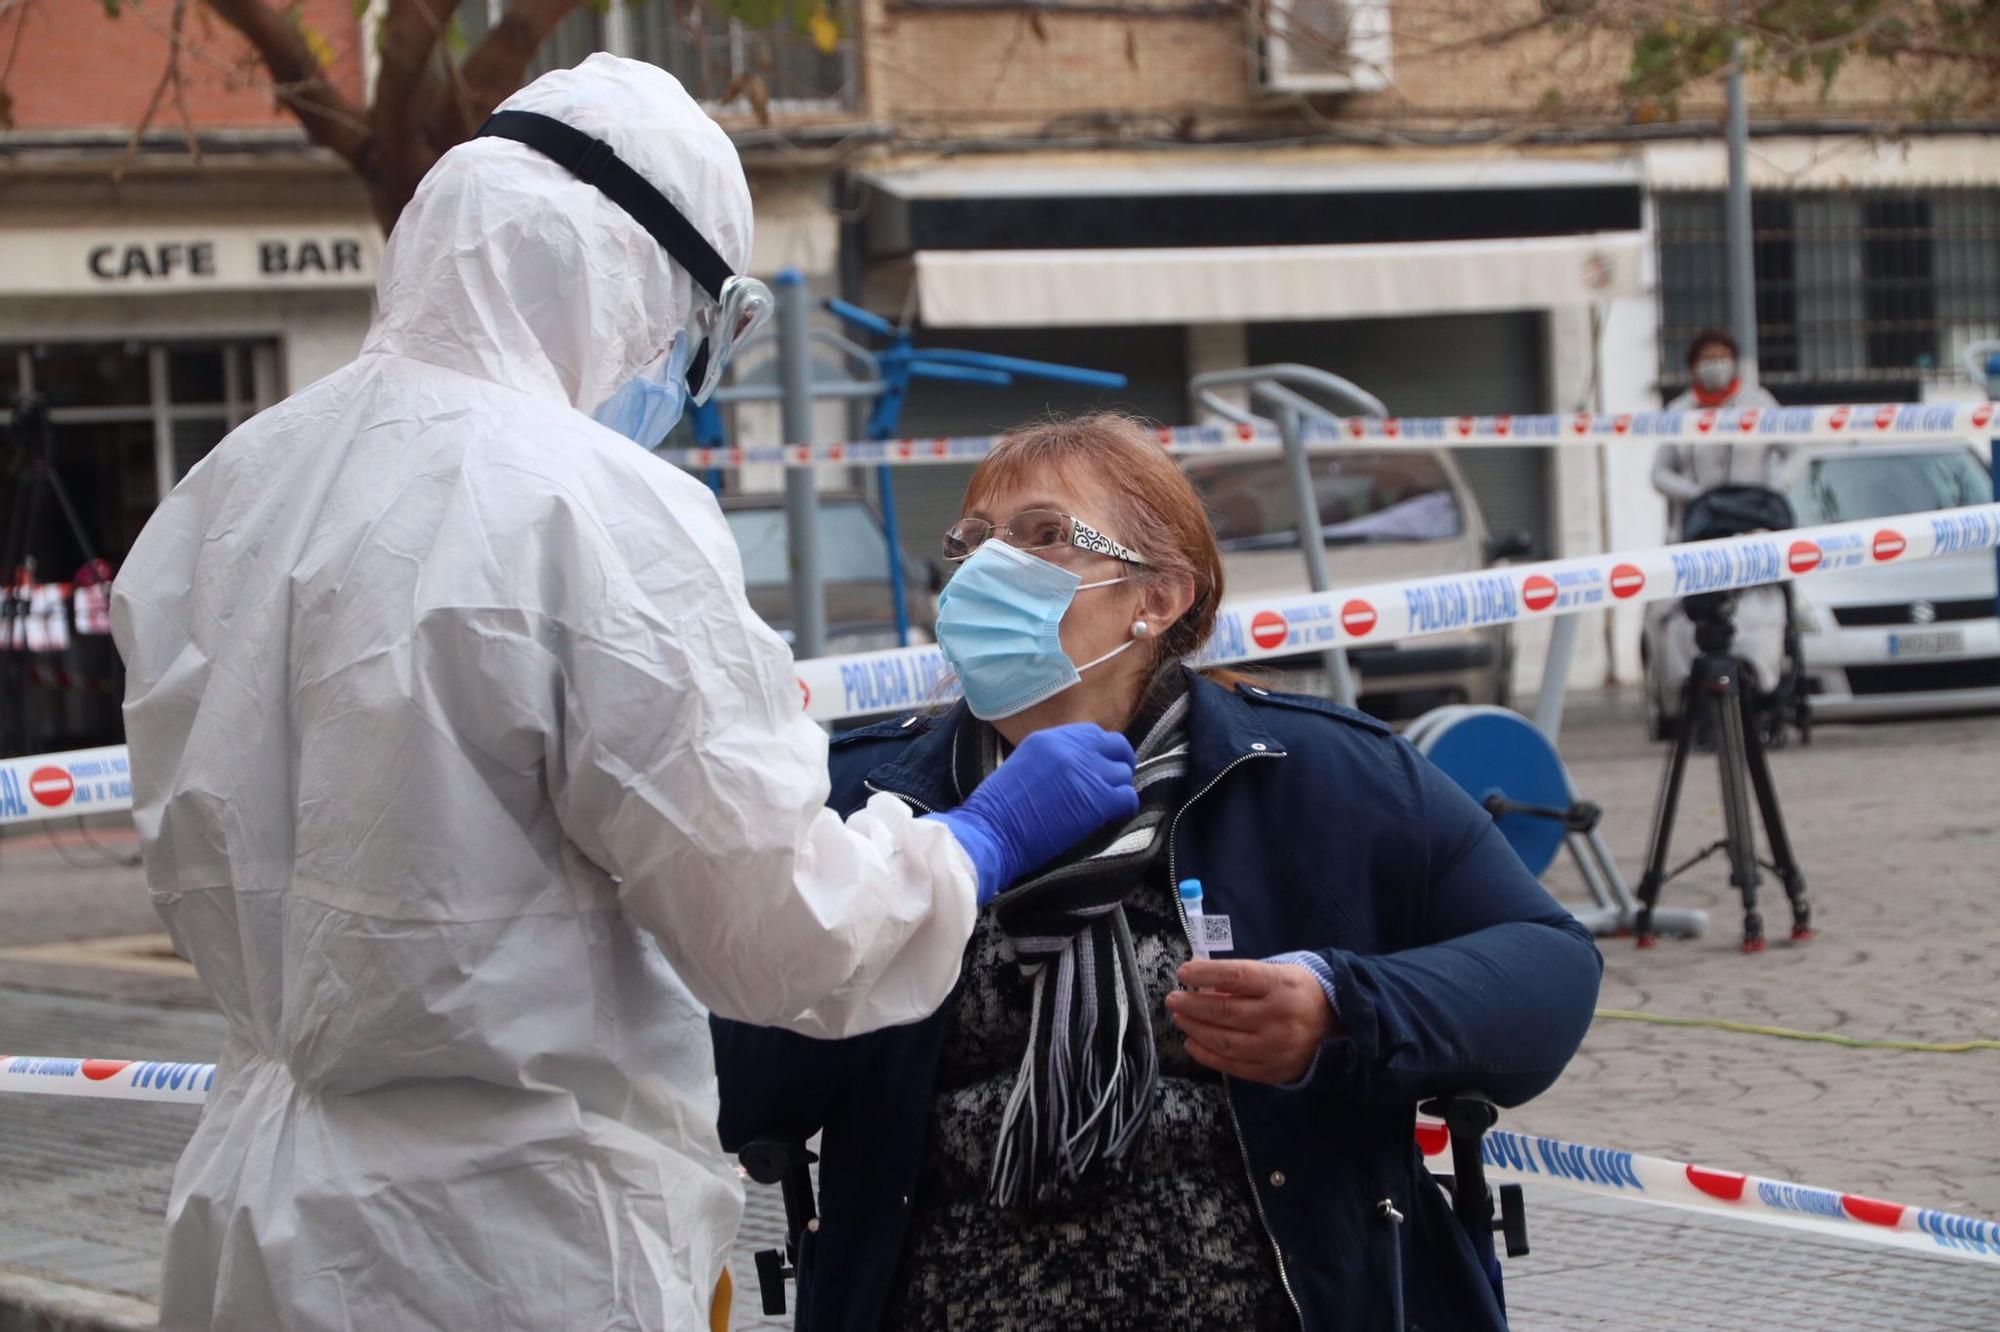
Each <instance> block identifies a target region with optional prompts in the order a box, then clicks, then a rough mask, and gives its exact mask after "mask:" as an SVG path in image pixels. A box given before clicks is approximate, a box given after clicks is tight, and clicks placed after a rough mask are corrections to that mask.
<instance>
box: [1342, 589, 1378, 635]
mask: <svg viewBox="0 0 2000 1332" xmlns="http://www.w3.org/2000/svg"><path fill="white" fill-rule="evenodd" d="M1340 627H1341V628H1342V629H1345V630H1346V631H1347V636H1348V637H1349V638H1365V637H1366V636H1367V634H1368V631H1369V630H1370V629H1373V628H1374V627H1375V608H1374V607H1373V606H1371V605H1369V604H1368V603H1367V602H1365V601H1362V600H1360V599H1359V598H1356V599H1355V600H1353V601H1350V602H1348V603H1347V604H1346V605H1345V606H1342V607H1341V608H1340Z"/></svg>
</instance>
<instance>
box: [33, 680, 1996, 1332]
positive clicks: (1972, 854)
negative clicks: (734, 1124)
mask: <svg viewBox="0 0 2000 1332" xmlns="http://www.w3.org/2000/svg"><path fill="white" fill-rule="evenodd" d="M1635 737H1636V723H1634V722H1633V721H1632V720H1631V718H1630V717H1629V716H1625V715H1621V714H1620V713H1619V712H1618V711H1617V710H1615V709H1614V708H1612V707H1609V706H1605V705H1596V706H1593V705H1591V704H1589V703H1587V702H1580V703H1576V704H1573V705H1572V713H1571V721H1570V725H1569V728H1568V730H1567V732H1566V735H1565V742H1564V752H1565V754H1566V756H1567V757H1568V759H1569V761H1570V765H1571V768H1572V770H1573V772H1574V773H1575V775H1576V777H1577V781H1578V784H1579V786H1580V788H1581V789H1582V792H1583V794H1584V795H1586V796H1587V797H1589V798H1591V799H1594V800H1597V801H1599V802H1600V803H1602V804H1603V805H1604V806H1605V807H1606V809H1607V817H1606V825H1605V827H1606V834H1607V837H1608V838H1609V840H1610V841H1611V843H1612V846H1613V848H1614V849H1615V850H1616V851H1617V853H1618V854H1619V855H1620V857H1621V863H1622V864H1623V866H1624V868H1625V870H1626V872H1627V874H1628V875H1629V876H1631V877H1632V878H1634V879H1636V878H1637V875H1638V856H1639V852H1640V849H1641V846H1642V844H1643V841H1644V838H1645V834H1646V827H1645V824H1646V818H1647V814H1648V812H1649V807H1650V800H1651V795H1652V790H1653V786H1654V783H1655V781H1656V780H1657V777H1658V766H1659V760H1660V751H1659V750H1657V749H1653V748H1650V747H1648V746H1645V745H1644V744H1642V743H1640V742H1638V741H1637V740H1636V738H1635ZM1996 755H2000V719H1994V718H1984V719H1975V720H1969V721H1944V722H1923V723H1914V724H1904V725H1898V726H1895V727H1853V726H1849V727H1828V728H1823V729H1822V730H1821V732H1820V738H1819V740H1818V742H1817V743H1816V744H1815V745H1814V746H1813V747H1812V748H1811V749H1810V750H1799V749H1796V748H1795V749H1791V750H1787V751H1785V752H1783V753H1781V754H1779V755H1777V756H1776V760H1775V763H1776V776H1777V781H1778V784H1779V787H1780V790H1781V792H1782V794H1783V796H1784V798H1785V800H1786V804H1787V809H1788V812H1789V813H1790V814H1791V815H1792V821H1793V825H1794V834H1795V836H1796V837H1797V839H1798V840H1799V842H1800V845H1801V856H1802V859H1803V860H1804V861H1805V867H1806V871H1807V874H1808V876H1809V878H1810V881H1811V883H1812V886H1813V890H1814V894H1815V897H1816V899H1817V901H1818V904H1819V924H1820V926H1821V931H1822V932H1821V937H1820V939H1819V940H1818V941H1817V942H1815V943H1814V944H1812V945H1810V946H1809V947H1806V948H1791V947H1788V946H1783V945H1779V946H1774V948H1773V949H1772V951H1771V952H1770V953H1767V954H1765V955H1763V956H1761V957H1754V958H1746V957H1742V956H1740V955H1739V954H1737V953H1736V952H1735V950H1734V947H1733V934H1734V925H1735V919H1734V915H1735V913H1734V910H1733V907H1732V903H1731V900H1730V897H1729V895H1728V894H1727V892H1726V891H1724V890H1723V887H1722V884H1721V877H1722V875H1721V872H1720V870H1719V869H1718V870H1717V871H1716V872H1715V873H1713V874H1707V873H1704V872H1697V873H1696V874H1694V875H1691V876H1690V877H1689V879H1688V880H1687V881H1686V882H1684V883H1681V884H1677V885H1675V886H1674V887H1673V888H1671V889H1670V890H1669V901H1670V903H1672V904H1674V905H1699V906H1705V907H1708V908H1709V909H1710V910H1711V911H1712V912H1713V913H1714V915H1715V921H1716V930H1715V932H1714V933H1712V934H1711V935H1710V937H1709V938H1707V939H1705V940H1700V941H1693V942H1683V943H1673V942H1669V943H1665V944H1663V945H1662V947H1661V948H1660V949H1659V950H1658V951H1656V952H1653V953H1643V954H1642V953H1635V952H1633V951H1632V950H1631V949H1630V947H1629V944H1626V943H1624V942H1621V941H1610V942H1607V943H1606V945H1605V952H1606V957H1607V960H1608V969H1607V973H1606V983H1605V990H1604V995H1603V1002H1604V1003H1605V1004H1606V1005H1607V1006H1612V1007H1621V1008H1645V1009H1650V1010H1653V1011H1656V1012H1660V1013H1667V1014H1674V1015H1682V1016H1714V1017H1726V1018H1736V1019H1744V1020H1749V1021H1754V1022H1761V1023H1771V1024H1776V1025H1780V1026H1788V1027H1797V1028H1803V1029H1808V1030H1818V1031H1840V1032H1844V1033H1847V1034H1850V1035H1855V1036H1862V1037H1868V1036H1896V1037H1904V1038H1914V1039H1920V1040H1934V1041H1937V1040H1954V1039H1964V1038H1968V1037H1981V1036H1983V1037H1995V1036H2000V897H1996V896H1995V893H1994V888H1993V870H1992V866H1993V865H1994V864H1996V863H2000V831H1996V828H2000V821H1996V820H1995V819H1994V818H1993V815H1992V809H1993V789H1994V787H1995V784H1996V778H2000V757H1996ZM1712 789H1713V775H1712V769H1711V768H1701V767H1697V768H1696V769H1695V770H1693V772H1692V773H1691V776H1690V785H1689V799H1688V803H1687V812H1686V813H1685V814H1684V816H1683V828H1684V830H1685V834H1684V836H1683V838H1682V843H1683V845H1686V846H1689V847H1690V849H1692V847H1693V846H1695V845H1697V844H1698V843H1697V841H1696V839H1697V837H1701V836H1703V835H1704V833H1705V830H1706V828H1707V827H1708V826H1710V825H1711V824H1712V822H1713V817H1714V811H1713V796H1712ZM107 836H108V835H107ZM128 836H129V834H128ZM69 850H70V851H71V852H72V854H77V852H76V848H74V847H71V848H69ZM1552 881H1553V882H1554V883H1555V884H1556V886H1557V888H1558V892H1559V894H1566V895H1574V894H1573V892H1571V891H1570V890H1568V889H1566V888H1565V884H1566V882H1567V880H1566V878H1565V873H1563V872H1559V873H1558V874H1556V875H1555V876H1553V879H1552ZM1770 891H1772V889H1770V888H1768V887H1767V892H1770ZM1773 896H1774V897H1775V896H1776V895H1775V893H1773ZM1773 905H1774V906H1776V905H1777V904H1776V902H1775V901H1774V902H1773ZM68 913H74V920H70V919H68V918H67V917H68ZM1772 915H1773V917H1774V920H1776V921H1778V922H1782V920H1783V909H1782V907H1781V906H1778V907H1777V910H1776V911H1774V912H1773V913H1772ZM148 928H152V925H151V918H150V913H149V910H148V908H146V907H145V905H144V899H143V890H142V889H141V888H140V887H139V884H138V880H137V876H136V874H134V873H132V872H131V871H120V870H118V869H116V868H115V867H100V868H96V869H71V868H70V867H69V866H67V865H65V864H64V863H62V862H61V861H59V860H57V859H56V858H55V856H54V855H53V854H52V853H44V854H37V853H36V851H35V850H34V848H33V847H32V846H30V845H24V844H22V843H21V842H19V841H15V840H13V839H6V844H0V943H5V944H9V945H11V944H29V943H38V942H42V941H46V940H55V939H62V938H71V937H83V936H86V935H88V934H92V933H111V934H129V933H136V932H140V931H143V930H145V929H148ZM8 985H12V986H19V987H24V988H20V989H9V988H4V987H5V986H8ZM93 987H95V988H97V989H99V991H100V992H101V993H104V994H108V995H116V996H117V997H119V998H121V999H124V1000H128V1001H130V1002H107V1001H105V1000H101V999H100V1000H92V999H87V998H80V997H63V996H59V995H57V994H53V993H30V992H28V991H29V990H43V991H58V990H60V991H68V992H69V994H70V995H71V996H75V995H76V994H77V993H78V991H80V990H82V991H88V990H90V989H92V988H93ZM184 989H185V987H182V988H181V989H180V990H176V989H173V988H171V987H163V986H161V985H159V984H157V983H155V982H154V981H152V980H149V979H143V978H139V977H136V976H131V975H127V976H122V977H121V976H117V975H114V974H112V973H109V972H103V973H93V972H90V971H86V970H82V969H77V968H67V969H65V968H58V967H53V966H50V965H47V964H36V965H35V966H30V965H29V964H25V963H14V962H0V1052H9V1053H13V1052H19V1053H49V1054H56V1053H78V1054H84V1053H88V1054H94V1055H103V1056H116V1055H122V1054H161V1055H181V1056H183V1057H190V1058H200V1057H208V1056H210V1055H212V1052H213V1051H214V1050H215V1049H216V1047H217V1046H218V1045H219V1044H220V1032H221V1024H220V1020H219V1019H218V1018H217V1017H216V1016H215V1014H213V1013H212V1012H208V1011H204V1010H202V1009H199V1008H187V1007H180V1008H171V1007H161V1006H160V1005H162V1004H186V1003H187V1002H189V996H188V995H187V994H186V993H184V992H182V991H183V990H184ZM196 998H197V999H198V995H197V996H196ZM1996 1102H2000V1054H1995V1053H1993V1052H1991V1051H1985V1052H1976V1053H1971V1054H1962V1055H1928V1054H1903V1053H1895V1052H1888V1051H1854V1050H1842V1049H1838V1048H1835V1047H1830V1046H1824V1045H1808V1044H1803V1043H1798V1042H1791V1041H1780V1040H1772V1039H1767V1038H1759V1037H1751V1036H1740V1035H1734V1034H1729V1033H1724V1032H1714V1031H1700V1030H1668V1029H1662V1028H1655V1027H1643V1026H1639V1025H1636V1024H1632V1023H1620V1022H1608V1021H1601V1022H1599V1023H1598V1025H1597V1026H1596V1027H1595V1028H1594V1029H1593V1030H1592V1032H1591V1034H1590V1036H1589V1038H1588V1039H1587V1040H1586V1042H1585V1044H1584V1048H1583V1051H1582V1053H1581V1055H1580V1056H1579V1057H1578V1060H1577V1062H1576V1063H1575V1064H1574V1065H1572V1067H1571V1069H1570V1071H1569V1073H1568V1074H1567V1075H1566V1076H1565V1078H1564V1080H1563V1081H1562V1082H1561V1083H1560V1084H1559V1085H1558V1086H1557V1087H1556V1088H1555V1089H1554V1090H1553V1091H1552V1092H1550V1093H1549V1094H1547V1095H1546V1096H1544V1097H1543V1098H1541V1099H1540V1100H1538V1101H1537V1102H1536V1103H1535V1104H1534V1105H1533V1106H1531V1107H1528V1108H1527V1109H1524V1110H1522V1111H1519V1112H1517V1113H1514V1114H1510V1115H1509V1116H1508V1117H1507V1119H1506V1121H1505V1122H1506V1123H1507V1125H1508V1126H1510V1127H1514V1128H1518V1129H1523V1130H1528V1131H1533V1132H1540V1133H1547V1134H1550V1135H1552V1136H1556V1137H1563V1138H1568V1139H1571V1140H1575V1141H1581V1142H1591V1143H1601V1144H1607V1145H1612V1146H1619V1147H1628V1148H1633V1149H1637V1150H1643V1151H1649V1152H1652V1153H1654V1154H1657V1155H1663V1156H1669V1157H1677V1158H1680V1159H1686V1160H1693V1161H1699V1162H1702V1163H1705V1164H1709V1165H1715V1166H1719V1167H1724V1168H1734V1169H1747V1170H1751V1171H1755V1172H1757V1173H1760V1174H1764V1175H1769V1176H1772V1177H1776V1178H1781V1179H1793V1180H1798V1181H1801V1182H1806V1183H1812V1184H1820V1185H1826V1186H1829V1187H1834V1188H1840V1189H1845V1190H1851V1191H1856V1192H1861V1193H1866V1194H1871V1195H1873V1196H1877V1197H1885V1198H1892V1199H1896V1200H1898V1201H1903V1202H1910V1203H1918V1204H1925V1205H1930V1206H1936V1207H1941V1208H1946V1209H1950V1210H1957V1211H1965V1212H1971V1213H1975V1214H1979V1215H1984V1216H1989V1217H1991V1216H2000V1133H1996V1132H1995V1131H1994V1130H1993V1127H1992V1117H1991V1116H1992V1107H1993V1106H1994V1104H1996ZM193 1117H194V1112H193V1111H191V1110H184V1109H179V1108H175V1107H167V1106H138V1105H131V1104H118V1103H109V1104H93V1103H82V1102H76V1101H68V1100H61V1099H58V1098H53V1097H7V1098H0V1269H5V1268H15V1269H22V1270H30V1269H32V1270H36V1271H40V1272H44V1273H48V1274H52V1275H56V1276H59V1277H63V1278H65V1279H68V1280H72V1281H77V1282H83V1283H92V1284H97V1285H101V1286H105V1287H108V1288H112V1289H118V1290H126V1291H131V1292H135V1293H139V1294H149V1293H150V1292H151V1291H152V1290H153V1288H154V1280H155V1276H154V1271H153V1266H154V1261H155V1254H156V1252H157V1244H158V1226H159V1215H160V1211H161V1208H162V1206H163V1205H164V1200H165V1194H166V1187H167V1180H168V1177H169V1174H170V1171H171V1166H172V1162H173V1159H174V1157H175V1156H176V1155H177V1153H178V1151H179V1147H180V1144H181V1142H182V1141H184V1140H185V1137H186V1135H187V1133H188V1131H189V1128H190V1126H191V1125H192V1123H193ZM752 1192H753V1197H752V1202H751V1214H750V1217H749V1219H748V1221H747V1222H746V1227H745V1242H744V1249H745V1252H744V1253H743V1254H742V1255H741V1257H740V1260H739V1261H738V1262H737V1263H736V1264H735V1271H736V1272H737V1273H738V1276H739V1280H740V1281H741V1282H742V1283H743V1285H742V1286H740V1287H739V1295H738V1307H739V1309H746V1310H747V1309H752V1308H754V1307H755V1304H756V1298H755V1291H754V1289H751V1287H754V1284H755V1278H754V1271H753V1269H752V1267H751V1265H750V1262H749V1258H748V1249H750V1248H752V1247H757V1246H759V1245H761V1244H763V1243H768V1242H769V1238H768V1237H770V1236H772V1235H774V1234H775V1232H776V1229H777V1199H776V1191H775V1190H753V1191H752ZM1529 1221H1530V1226H1531V1230H1532V1232H1533V1238H1534V1242H1535V1251H1534V1253H1532V1254H1531V1255H1529V1256H1528V1257H1527V1258H1524V1259H1520V1260H1516V1261H1514V1262H1512V1263H1510V1264H1509V1267H1508V1271H1509V1283H1510V1284H1509V1290H1510V1297H1511V1303H1512V1307H1513V1310H1514V1313H1515V1318H1514V1322H1515V1326H1516V1327H1518V1328H1523V1329H1533V1328H1559V1329H1569V1328H1579V1327H1608V1328H1632V1329H1655V1328H1657V1329H1668V1328H1673V1329H1682V1328H1686V1329H1704V1328H1718V1329H1719V1328H1815V1329H1817V1328H1912V1329H1924V1328H1952V1329H1968V1330H1970V1329H1981V1330H1986V1329H2000V1272H1996V1270H1995V1269H1994V1268H1992V1267H1989V1266H1982V1265H1978V1264H1973V1263H1967V1262H1964V1261H1962V1260H1955V1259H1949V1258H1927V1257H1923V1256H1920V1255H1911V1254H1906V1253H1903V1252H1901V1251H1896V1250H1886V1249H1879V1248H1873V1247H1857V1246H1855V1245H1850V1244H1845V1243H1842V1242H1840V1241H1837V1240H1833V1239H1829V1238H1825V1237H1821V1236H1818V1235H1808V1234H1801V1233H1798V1232H1792V1231H1783V1230H1773V1229H1769V1228H1765V1227H1760V1226H1752V1225H1749V1224H1747V1223H1737V1222H1732V1221H1729V1220H1727V1219H1725V1218H1715V1217H1710V1216H1706V1215H1701V1214H1695V1213H1685V1212H1677V1211H1672V1210H1667V1209H1658V1208H1650V1207H1646V1206H1644V1205H1642V1204H1633V1203H1625V1202H1619V1201H1617V1200H1613V1199H1597V1198H1586V1197H1581V1196H1578V1195H1574V1194H1568V1193H1563V1192H1560V1191H1555V1190H1550V1189H1548V1188H1546V1187H1544V1188H1542V1189H1540V1190H1539V1191H1534V1192H1531V1193H1530V1206H1529ZM739 1321H740V1322H741V1323H742V1325H743V1326H759V1325H761V1324H759V1323H758V1322H757V1321H756V1320H754V1319H752V1318H750V1317H748V1316H746V1317H745V1318H743V1319H741V1320H739Z"/></svg>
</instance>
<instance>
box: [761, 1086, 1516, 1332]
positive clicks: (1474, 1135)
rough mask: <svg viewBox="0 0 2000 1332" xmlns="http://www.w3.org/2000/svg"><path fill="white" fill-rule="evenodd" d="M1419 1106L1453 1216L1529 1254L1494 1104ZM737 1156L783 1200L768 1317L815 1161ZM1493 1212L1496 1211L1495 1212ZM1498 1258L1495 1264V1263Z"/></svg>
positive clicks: (802, 1224) (1464, 1096)
mask: <svg viewBox="0 0 2000 1332" xmlns="http://www.w3.org/2000/svg"><path fill="white" fill-rule="evenodd" d="M1418 1109H1419V1110H1420V1111H1421V1112H1422V1113H1424V1114H1426V1115H1429V1116H1430V1117H1431V1118H1433V1119H1438V1120H1442V1121H1444V1126H1445V1132H1446V1133H1447V1134H1448V1135H1449V1137H1450V1141H1451V1162H1452V1171H1451V1173H1450V1174H1449V1175H1442V1174H1433V1175H1432V1176H1431V1178H1432V1179H1434V1180H1436V1181H1437V1183H1438V1186H1439V1187H1440V1188H1442V1189H1443V1190H1444V1191H1445V1193H1446V1194H1448V1195H1449V1196H1450V1198H1451V1209H1452V1215H1454V1216H1456V1217H1457V1218H1458V1223H1459V1225H1461V1226H1462V1227H1464V1228H1465V1231H1466V1233H1467V1234H1468V1235H1471V1236H1474V1237H1486V1238H1490V1237H1491V1236H1492V1235H1496V1234H1497V1235H1499V1236H1501V1237H1502V1239H1503V1240H1504V1242H1505V1246H1506V1252H1507V1256H1508V1257H1509V1258H1520V1257H1524V1256H1525V1255H1526V1254H1527V1252H1528V1218H1527V1211H1526V1208H1525V1206H1524V1205H1523V1202H1522V1198H1521V1186H1520V1185H1519V1184H1502V1185H1501V1186H1500V1187H1499V1188H1498V1189H1494V1188H1493V1187H1491V1186H1490V1185H1489V1184H1488V1183H1487V1182H1486V1165H1485V1161H1484V1159H1483V1158H1482V1156H1481V1155H1480V1149H1481V1144H1482V1141H1483V1140H1484V1138H1485V1136H1486V1131H1487V1130H1488V1129H1490V1128H1492V1127H1493V1125H1494V1124H1495V1123H1497V1122H1498V1121H1499V1118H1500V1110H1499V1107H1498V1106H1496V1105H1494V1104H1493V1102H1492V1101H1490V1100H1488V1099H1487V1098H1486V1097H1485V1096H1483V1095H1481V1094H1480V1093H1478V1092H1461V1093H1459V1094H1458V1095H1455V1096H1446V1097H1440V1098H1438V1099H1436V1100H1431V1101H1426V1102H1424V1103H1423V1104H1422V1105H1420V1106H1419V1107H1418ZM736 1159H737V1160H738V1161H739V1162H740V1163H741V1164H742V1166H743V1173H744V1174H746V1175H748V1176H749V1177H750V1179H751V1181H752V1182H753V1183H757V1184H762V1185H766V1186H769V1185H774V1184H775V1185H777V1186H778V1188H780V1189H781V1190H782V1191H783V1194H784V1200H785V1242H784V1247H783V1248H781V1249H764V1250H760V1251H759V1252H758V1253H757V1254H756V1255H755V1258H756V1262H757V1289H758V1293H759V1296H760V1298H761V1299H762V1301H763V1310H764V1312H765V1313H766V1314H768V1315H778V1314H782V1313H784V1312H785V1299H786V1297H785V1283H786V1282H787V1281H792V1280H796V1279H797V1277H798V1260H799V1245H800V1242H801V1241H802V1240H803V1239H804V1238H805V1235H806V1232H807V1231H810V1230H816V1229H818V1227H819V1207H818V1202H817V1199H816V1197H815V1194H814V1189H813V1176H812V1167H813V1165H814V1164H815V1163H816V1162H817V1161H818V1160H819V1157H818V1156H817V1155H815V1154H814V1153H813V1152H812V1151H811V1150H810V1149H809V1148H808V1147H807V1146H806V1144H805V1143H803V1142H800V1141H797V1140H795V1139H779V1138H758V1139H755V1140H753V1141H751V1142H747V1143H745V1144H744V1145H743V1150H742V1151H740V1152H738V1153H737V1155H736ZM1496 1212H1497V1215H1496ZM1488 1247H1489V1246H1488V1245H1485V1244H1481V1243H1479V1242H1478V1238H1475V1239H1474V1242H1473V1251H1474V1252H1475V1253H1485V1252H1487V1251H1488ZM1497 1266H1498V1265H1497V1262H1496V1264H1495V1269H1497ZM1487 1277H1488V1279H1489V1280H1491V1281H1492V1282H1493V1291H1494V1295H1495V1296H1496V1297H1498V1296H1499V1294H1500V1276H1499V1272H1498V1271H1497V1270H1494V1269H1489V1270H1488V1272H1487Z"/></svg>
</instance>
